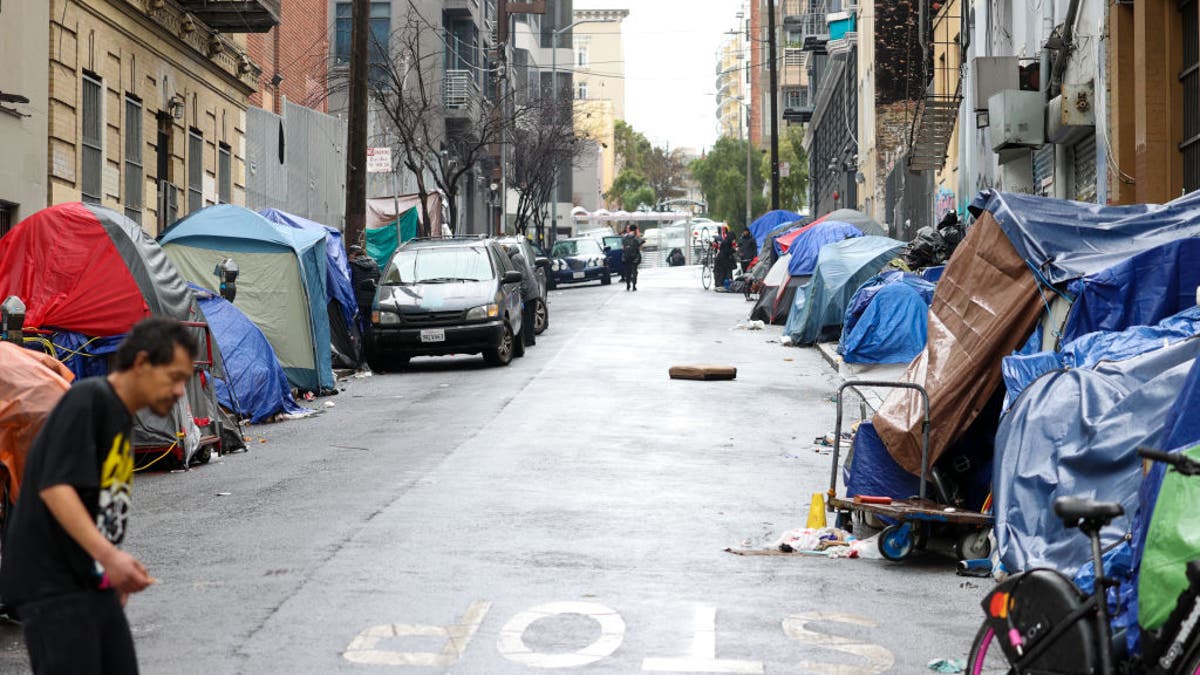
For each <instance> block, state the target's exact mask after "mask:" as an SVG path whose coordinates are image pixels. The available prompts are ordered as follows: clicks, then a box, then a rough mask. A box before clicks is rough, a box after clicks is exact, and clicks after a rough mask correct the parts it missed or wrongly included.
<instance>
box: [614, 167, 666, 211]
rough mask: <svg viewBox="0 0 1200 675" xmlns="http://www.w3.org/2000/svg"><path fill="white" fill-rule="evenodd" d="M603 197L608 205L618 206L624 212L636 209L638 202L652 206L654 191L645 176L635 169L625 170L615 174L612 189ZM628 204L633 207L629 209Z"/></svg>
mask: <svg viewBox="0 0 1200 675" xmlns="http://www.w3.org/2000/svg"><path fill="white" fill-rule="evenodd" d="M646 193H649V197H647V196H646ZM604 197H605V199H607V200H608V201H609V202H610V203H615V204H620V205H621V208H622V209H625V210H626V211H632V210H633V209H636V208H637V206H638V201H639V200H642V201H645V202H646V203H647V204H649V205H650V206H654V190H652V189H651V188H650V183H649V181H647V180H646V176H644V175H642V172H640V171H638V170H636V169H625V170H623V171H621V173H619V174H617V177H616V178H614V179H613V184H612V187H611V188H609V190H608V192H606V193H604ZM629 204H632V205H633V207H632V208H630V206H629Z"/></svg>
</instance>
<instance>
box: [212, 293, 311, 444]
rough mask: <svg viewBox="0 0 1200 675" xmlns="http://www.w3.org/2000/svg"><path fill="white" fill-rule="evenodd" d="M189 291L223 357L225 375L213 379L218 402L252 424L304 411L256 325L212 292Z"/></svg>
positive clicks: (277, 360)
mask: <svg viewBox="0 0 1200 675" xmlns="http://www.w3.org/2000/svg"><path fill="white" fill-rule="evenodd" d="M192 291H193V292H194V293H195V294H196V300H197V301H199V303H200V308H201V309H202V310H204V316H205V317H207V319H208V326H209V329H210V330H211V331H212V334H213V337H214V338H215V339H216V342H217V346H218V347H220V349H221V356H222V357H223V358H224V360H225V373H226V376H225V378H224V379H222V378H216V390H217V400H218V401H220V402H221V405H222V406H224V407H225V408H226V409H227V410H231V411H233V412H234V413H235V414H237V415H238V416H239V417H243V418H249V419H250V421H251V422H253V423H254V424H259V423H262V422H266V421H268V420H270V419H271V418H272V417H274V416H275V415H276V414H277V413H281V412H282V413H299V412H304V408H301V407H300V406H299V405H297V404H296V399H294V398H292V389H291V387H290V386H288V380H287V375H285V374H284V372H283V366H281V365H279V359H277V358H276V357H275V350H273V349H271V343H269V342H267V338H266V336H265V335H263V334H262V331H261V330H259V329H258V326H255V325H254V322H253V321H251V320H250V319H248V318H247V317H246V315H245V314H242V312H241V310H239V309H238V308H236V307H234V306H233V305H231V304H230V303H229V302H227V301H226V300H225V299H224V298H222V297H220V296H218V295H216V294H215V293H213V292H212V291H210V290H208V289H204V288H200V287H198V286H195V285H192ZM231 389H232V392H231V391H230V390H231Z"/></svg>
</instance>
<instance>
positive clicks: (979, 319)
mask: <svg viewBox="0 0 1200 675" xmlns="http://www.w3.org/2000/svg"><path fill="white" fill-rule="evenodd" d="M1041 309H1042V300H1041V297H1040V296H1039V294H1038V288H1037V282H1036V280H1035V279H1034V277H1033V274H1031V273H1030V272H1029V269H1028V268H1027V267H1026V265H1025V261H1024V260H1022V259H1021V256H1020V255H1018V254H1017V251H1016V249H1014V248H1013V246H1012V244H1011V243H1010V242H1009V240H1008V237H1006V236H1005V235H1004V232H1003V231H1002V230H1001V229H1000V225H999V224H998V223H997V222H996V220H995V219H994V218H992V214H990V213H984V214H983V215H982V216H981V217H980V218H979V220H978V221H976V222H975V224H974V225H973V226H972V227H971V229H970V230H969V231H968V233H967V237H966V239H964V240H963V242H962V244H960V245H959V247H958V249H957V250H956V251H955V252H954V256H953V257H952V258H951V259H950V263H949V264H948V265H947V266H946V271H945V273H944V274H943V275H942V279H941V281H939V282H938V285H937V292H936V293H934V296H933V306H932V307H930V309H929V337H928V339H927V340H926V343H925V351H924V352H922V353H921V355H920V356H918V357H917V358H916V360H914V361H913V362H912V363H911V364H910V365H909V366H908V371H907V372H906V373H905V374H904V381H905V382H913V383H916V384H920V385H922V386H924V387H925V389H926V390H927V391H928V392H929V405H930V418H931V421H932V424H931V426H930V433H929V457H930V459H929V464H930V466H932V465H933V463H934V462H935V461H936V460H937V458H938V457H939V456H940V455H941V454H942V453H943V452H944V451H945V450H946V449H947V448H948V447H949V446H950V445H951V444H952V443H954V441H956V440H958V438H959V437H960V436H961V435H962V434H963V432H965V431H966V430H967V428H968V427H969V426H970V425H971V423H972V422H974V421H975V418H976V417H977V416H978V415H979V412H980V410H982V409H983V407H984V406H985V405H986V404H987V402H988V399H989V398H990V397H991V396H992V394H993V393H994V392H995V391H996V387H997V386H999V385H1000V382H1001V371H1000V363H1001V359H1003V358H1004V357H1005V356H1007V355H1008V354H1010V353H1012V351H1013V350H1015V349H1017V348H1019V347H1020V346H1021V345H1022V344H1023V343H1024V342H1025V340H1026V339H1027V338H1028V337H1029V333H1030V332H1031V331H1032V330H1033V328H1034V326H1035V325H1036V324H1037V322H1038V320H1039V319H1040V318H1041ZM923 417H924V410H923V406H922V403H921V395H920V394H919V393H918V392H915V391H911V390H907V389H894V390H892V393H891V394H890V395H889V396H888V398H887V400H886V401H884V403H883V406H882V407H880V409H879V412H878V413H877V414H876V415H875V420H874V421H875V430H876V431H877V432H879V437H880V438H881V439H882V440H883V443H884V445H886V446H887V449H888V452H889V453H891V455H892V457H893V458H894V459H895V460H896V462H898V463H899V464H900V465H901V466H903V467H904V468H905V469H906V470H908V471H910V472H912V473H913V474H920V472H921V441H922V435H921V421H922V419H923Z"/></svg>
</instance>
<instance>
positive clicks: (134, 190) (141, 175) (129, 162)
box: [125, 97, 146, 225]
mask: <svg viewBox="0 0 1200 675" xmlns="http://www.w3.org/2000/svg"><path fill="white" fill-rule="evenodd" d="M145 188H146V186H145V169H144V167H143V166H142V102H141V101H139V100H137V99H135V98H130V97H127V98H126V99H125V215H126V217H128V218H129V219H130V220H132V221H133V222H135V223H137V224H138V225H141V224H142V206H143V199H144V193H145Z"/></svg>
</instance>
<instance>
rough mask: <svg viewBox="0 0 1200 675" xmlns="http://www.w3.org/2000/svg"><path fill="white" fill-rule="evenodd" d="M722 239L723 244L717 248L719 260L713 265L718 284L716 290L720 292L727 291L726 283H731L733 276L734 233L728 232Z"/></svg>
mask: <svg viewBox="0 0 1200 675" xmlns="http://www.w3.org/2000/svg"><path fill="white" fill-rule="evenodd" d="M720 239H721V243H720V245H719V246H718V247H717V260H716V263H715V264H714V265H713V276H714V277H715V279H716V282H717V283H716V288H715V289H714V290H718V291H722V290H724V289H725V282H727V281H729V277H730V276H731V275H732V274H733V251H734V242H733V232H732V231H729V230H726V231H725V234H724V236H722V237H721V238H720Z"/></svg>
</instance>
